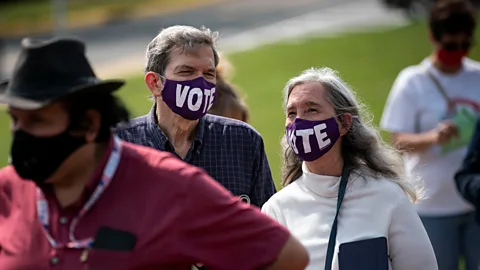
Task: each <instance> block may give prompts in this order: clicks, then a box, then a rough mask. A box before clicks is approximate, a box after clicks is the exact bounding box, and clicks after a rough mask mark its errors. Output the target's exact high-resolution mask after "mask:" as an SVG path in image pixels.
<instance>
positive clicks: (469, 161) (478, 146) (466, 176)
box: [455, 118, 480, 223]
mask: <svg viewBox="0 0 480 270" xmlns="http://www.w3.org/2000/svg"><path fill="white" fill-rule="evenodd" d="M455 181H456V183H457V188H458V190H459V191H460V193H461V194H462V196H463V198H465V199H466V200H467V201H469V202H470V203H471V204H473V205H474V206H475V210H476V215H475V216H476V220H477V223H480V118H478V120H477V125H476V127H475V133H474V135H473V137H472V141H471V143H470V146H469V147H468V152H467V155H466V156H465V158H464V159H463V163H462V166H461V167H460V169H459V170H458V171H457V173H456V174H455Z"/></svg>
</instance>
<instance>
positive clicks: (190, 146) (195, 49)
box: [116, 25, 276, 207]
mask: <svg viewBox="0 0 480 270" xmlns="http://www.w3.org/2000/svg"><path fill="white" fill-rule="evenodd" d="M217 35H218V33H215V32H211V31H210V30H209V29H197V28H195V27H191V26H178V25H177V26H172V27H169V28H166V29H163V30H162V31H161V32H160V33H159V34H158V35H157V36H156V37H155V38H154V39H153V40H152V41H151V42H150V44H149V45H148V48H147V53H146V56H147V63H146V66H145V84H146V85H147V87H148V88H149V89H150V91H151V93H152V95H153V96H154V99H155V105H154V106H153V107H152V109H151V111H150V113H149V114H147V115H145V116H142V117H138V118H136V119H133V120H131V121H130V125H128V126H123V127H119V128H118V129H117V131H116V133H117V135H118V136H120V138H122V139H124V140H126V141H129V142H133V143H136V144H140V145H145V146H149V147H153V148H155V149H157V150H161V151H167V152H171V153H173V154H174V155H176V156H177V157H178V158H180V159H182V160H184V161H185V162H187V163H189V164H192V165H195V166H198V167H200V168H202V169H204V170H205V171H206V172H207V173H208V174H209V175H210V176H211V177H212V178H214V179H215V180H217V181H218V182H219V183H220V184H222V185H223V186H224V187H226V188H227V189H228V190H230V191H231V192H232V193H233V194H234V195H236V196H241V197H242V198H243V199H244V200H245V201H246V202H248V203H251V204H253V205H255V206H258V207H261V206H262V205H263V203H265V202H266V201H267V200H268V198H270V196H271V195H273V194H274V193H275V191H276V189H275V185H274V183H273V179H272V174H271V171H270V166H269V164H268V160H267V156H266V154H265V148H264V143H263V139H262V137H261V135H260V134H259V133H258V132H257V131H256V130H255V129H253V128H252V127H251V126H250V125H248V124H245V123H242V122H239V121H234V120H232V119H228V118H225V117H219V116H216V115H211V114H207V112H208V110H209V109H210V108H211V106H212V104H214V102H216V101H215V99H216V91H215V87H216V83H217V74H216V67H217V65H218V63H219V57H218V53H217V50H216V47H215V42H216V38H217Z"/></svg>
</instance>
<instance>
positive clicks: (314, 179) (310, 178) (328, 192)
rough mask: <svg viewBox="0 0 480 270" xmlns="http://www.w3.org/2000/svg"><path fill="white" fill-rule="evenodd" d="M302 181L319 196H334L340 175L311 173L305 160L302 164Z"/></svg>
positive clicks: (336, 192)
mask: <svg viewBox="0 0 480 270" xmlns="http://www.w3.org/2000/svg"><path fill="white" fill-rule="evenodd" d="M302 172H303V174H302V181H303V183H304V184H305V186H306V187H307V188H308V189H309V190H311V191H313V192H314V193H316V194H317V195H319V196H321V197H326V198H334V197H336V196H337V194H338V187H339V185H340V177H338V176H327V175H320V174H315V173H312V172H310V171H309V170H308V168H307V165H306V164H305V162H303V164H302Z"/></svg>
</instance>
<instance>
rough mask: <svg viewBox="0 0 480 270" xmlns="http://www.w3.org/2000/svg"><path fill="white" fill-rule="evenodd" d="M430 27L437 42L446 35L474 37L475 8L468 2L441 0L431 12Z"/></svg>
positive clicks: (464, 0)
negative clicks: (463, 34) (462, 34)
mask: <svg viewBox="0 0 480 270" xmlns="http://www.w3.org/2000/svg"><path fill="white" fill-rule="evenodd" d="M429 27H430V31H431V32H432V35H433V38H434V39H435V40H436V41H440V39H441V38H442V36H443V35H444V34H461V33H465V34H467V35H473V33H474V31H475V27H476V12H475V8H474V7H473V5H472V4H471V3H470V2H469V1H468V0H439V1H437V3H436V4H435V6H434V7H433V8H432V10H431V12H430V18H429Z"/></svg>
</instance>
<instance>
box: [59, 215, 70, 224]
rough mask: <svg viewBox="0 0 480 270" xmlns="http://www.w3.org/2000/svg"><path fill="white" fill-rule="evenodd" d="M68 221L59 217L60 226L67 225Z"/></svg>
mask: <svg viewBox="0 0 480 270" xmlns="http://www.w3.org/2000/svg"><path fill="white" fill-rule="evenodd" d="M67 222H68V219H67V218H66V217H61V218H60V224H67Z"/></svg>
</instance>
